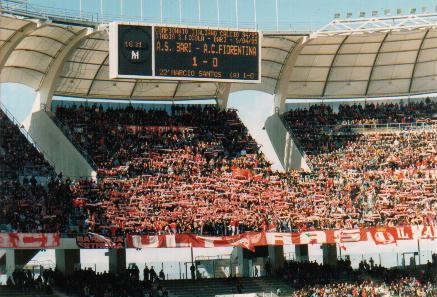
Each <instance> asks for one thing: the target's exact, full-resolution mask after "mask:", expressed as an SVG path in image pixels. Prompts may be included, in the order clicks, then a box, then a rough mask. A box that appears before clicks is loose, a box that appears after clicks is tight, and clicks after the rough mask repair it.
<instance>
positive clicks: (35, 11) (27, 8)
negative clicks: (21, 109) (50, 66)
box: [0, 0, 316, 34]
mask: <svg viewBox="0 0 437 297" xmlns="http://www.w3.org/2000/svg"><path fill="white" fill-rule="evenodd" d="M60 2H61V1H60ZM0 12H2V13H5V14H11V15H19V16H24V17H29V18H35V19H46V20H51V21H54V22H64V23H77V24H79V25H85V26H91V27H96V26H98V25H99V24H104V23H109V22H113V21H125V22H147V23H155V24H159V23H163V24H172V23H173V24H193V25H201V26H211V25H216V26H218V27H222V28H232V27H236V22H235V21H234V20H224V19H222V20H221V21H220V23H216V22H217V20H215V19H214V20H207V19H200V20H199V19H197V18H196V19H193V18H183V19H174V18H162V19H161V17H140V16H136V17H135V16H126V15H114V14H102V13H98V12H89V11H83V10H77V9H76V10H75V9H66V8H65V9H64V8H56V7H49V6H43V5H36V4H32V3H28V2H27V1H21V0H0ZM238 26H239V27H240V28H256V29H262V30H264V31H270V32H273V31H286V32H292V33H304V34H308V33H309V32H311V31H313V30H314V29H316V27H314V25H312V24H311V23H307V21H306V20H305V21H303V22H300V23H295V24H290V23H288V22H282V21H279V23H278V24H276V23H275V24H269V25H264V24H263V25H262V26H261V25H259V24H257V23H255V22H254V21H245V20H239V21H238ZM311 27H314V28H311Z"/></svg>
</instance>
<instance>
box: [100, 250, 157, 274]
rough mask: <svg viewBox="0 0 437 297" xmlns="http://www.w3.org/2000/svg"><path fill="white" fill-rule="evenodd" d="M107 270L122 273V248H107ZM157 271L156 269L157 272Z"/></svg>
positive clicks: (123, 257) (123, 269) (123, 253)
mask: <svg viewBox="0 0 437 297" xmlns="http://www.w3.org/2000/svg"><path fill="white" fill-rule="evenodd" d="M108 257H109V272H112V273H114V274H122V273H124V271H125V270H126V250H124V249H109V250H108ZM158 272H159V271H156V273H158Z"/></svg>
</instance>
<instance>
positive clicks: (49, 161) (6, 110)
mask: <svg viewBox="0 0 437 297" xmlns="http://www.w3.org/2000/svg"><path fill="white" fill-rule="evenodd" d="M0 109H1V110H2V111H3V112H4V114H5V115H6V116H7V117H8V118H9V120H10V121H11V122H12V123H13V124H14V125H16V126H17V127H18V129H19V130H20V132H21V133H22V134H23V135H24V137H26V139H27V141H29V142H30V143H31V144H32V145H33V146H34V147H35V149H36V150H37V151H38V152H39V153H41V154H42V155H43V156H44V159H45V160H46V161H47V162H48V163H49V165H50V166H51V167H52V168H55V163H54V162H53V161H51V160H50V158H49V156H48V154H46V152H45V151H44V150H43V149H42V148H41V147H40V146H39V145H38V143H37V142H36V141H35V140H34V139H33V138H32V136H31V135H30V134H29V132H27V130H26V129H25V128H24V127H23V126H22V125H21V124H20V122H19V121H18V120H17V119H16V118H15V117H14V115H13V114H12V113H11V112H10V111H9V110H8V109H7V108H6V106H5V105H4V104H3V103H2V102H0Z"/></svg>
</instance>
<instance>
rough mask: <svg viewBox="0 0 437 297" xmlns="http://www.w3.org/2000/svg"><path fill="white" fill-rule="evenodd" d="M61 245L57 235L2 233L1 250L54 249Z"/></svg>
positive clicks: (0, 236) (0, 234) (0, 235)
mask: <svg viewBox="0 0 437 297" xmlns="http://www.w3.org/2000/svg"><path fill="white" fill-rule="evenodd" d="M59 245H60V236H59V234H57V233H0V248H14V249H32V248H54V247H58V246H59Z"/></svg>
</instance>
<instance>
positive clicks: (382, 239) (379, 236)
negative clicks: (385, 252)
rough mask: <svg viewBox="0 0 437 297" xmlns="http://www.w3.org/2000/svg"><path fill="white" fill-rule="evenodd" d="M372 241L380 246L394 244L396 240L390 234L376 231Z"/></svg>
mask: <svg viewBox="0 0 437 297" xmlns="http://www.w3.org/2000/svg"><path fill="white" fill-rule="evenodd" d="M374 239H375V241H376V243H380V244H389V243H395V242H396V239H395V238H394V236H393V235H392V234H391V233H389V232H383V231H376V232H375V236H374Z"/></svg>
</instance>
